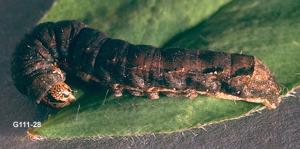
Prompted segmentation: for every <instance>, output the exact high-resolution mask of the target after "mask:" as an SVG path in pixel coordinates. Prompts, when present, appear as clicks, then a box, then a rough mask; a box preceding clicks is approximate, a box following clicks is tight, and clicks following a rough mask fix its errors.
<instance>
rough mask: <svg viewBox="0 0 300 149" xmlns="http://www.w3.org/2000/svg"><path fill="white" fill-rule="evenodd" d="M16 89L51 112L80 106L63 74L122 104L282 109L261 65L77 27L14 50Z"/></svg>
mask: <svg viewBox="0 0 300 149" xmlns="http://www.w3.org/2000/svg"><path fill="white" fill-rule="evenodd" d="M11 70H12V78H13V80H14V83H15V86H16V87H17V89H18V90H19V91H20V92H21V93H23V94H25V95H27V96H29V97H30V98H33V99H35V100H36V102H37V103H45V104H47V105H49V106H51V107H54V108H62V107H65V106H67V105H69V104H70V103H72V102H73V101H74V100H75V97H74V95H73V92H72V89H71V88H70V87H69V85H67V84H66V83H65V80H66V74H71V75H74V76H76V77H78V78H80V79H82V80H84V81H86V82H95V83H97V84H99V85H101V86H104V87H108V88H110V89H111V90H112V91H113V94H114V95H115V96H117V97H119V96H122V94H123V91H127V92H129V93H130V94H132V95H133V96H147V97H148V98H149V99H158V98H159V96H160V95H166V96H185V97H187V98H191V99H193V98H195V97H197V96H198V95H205V96H214V97H218V98H223V99H230V100H242V101H247V102H254V103H261V104H263V105H264V106H266V107H267V108H269V109H273V108H276V107H277V106H278V104H279V103H280V98H279V94H280V88H279V85H278V84H277V83H276V82H275V79H274V77H273V76H272V74H271V71H270V70H269V69H268V68H267V67H266V66H265V65H264V64H263V63H262V62H261V61H260V60H259V59H258V58H256V57H254V56H250V55H244V54H236V53H225V52H215V51H211V50H200V49H183V48H156V47H153V46H150V45H134V44H131V43H128V42H126V41H124V40H119V39H113V38H109V37H107V36H106V35H105V34H104V33H102V32H100V31H98V30H95V29H92V28H89V27H88V26H86V25H85V24H84V23H82V22H79V21H75V20H64V21H59V22H56V23H54V22H46V23H42V24H40V25H38V26H37V27H35V28H34V29H33V30H32V32H31V33H29V34H28V35H26V36H25V38H24V39H23V40H22V41H21V43H20V44H19V45H18V46H17V48H16V51H15V53H14V56H13V59H12V69H11Z"/></svg>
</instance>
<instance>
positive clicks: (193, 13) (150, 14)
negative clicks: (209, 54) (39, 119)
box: [34, 0, 300, 138]
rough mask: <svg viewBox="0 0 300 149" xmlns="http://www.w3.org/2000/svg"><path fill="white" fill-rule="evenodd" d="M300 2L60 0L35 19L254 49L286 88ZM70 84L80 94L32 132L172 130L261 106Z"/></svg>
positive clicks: (138, 38)
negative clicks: (139, 94) (138, 94)
mask: <svg viewBox="0 0 300 149" xmlns="http://www.w3.org/2000/svg"><path fill="white" fill-rule="evenodd" d="M299 8H300V3H299V2H298V1H297V0H285V1H281V0H271V1H268V2H265V1H263V0H251V1H247V0H232V1H229V0H201V1H199V0H190V1H180V0H172V1H171V0H165V1H156V0H148V1H141V0H124V1H118V0H112V1H105V0H99V1H93V0H86V1H79V0H78V1H75V2H74V1H73V0H60V1H58V2H57V3H56V4H55V5H54V6H53V7H52V9H51V10H50V11H49V12H48V13H47V15H46V16H45V17H44V18H43V19H42V21H41V22H44V21H57V20H63V19H77V20H82V21H84V22H85V23H87V24H89V25H90V26H91V27H94V28H97V29H99V30H101V31H104V32H106V33H108V34H109V35H110V36H112V37H114V38H120V39H124V40H127V41H130V42H132V43H137V44H139V43H142V44H152V45H155V46H163V47H170V46H177V47H183V48H203V49H206V48H212V49H214V50H222V51H228V52H242V53H247V54H252V55H255V56H257V57H259V58H260V59H262V60H263V62H264V63H266V64H267V65H268V66H269V67H270V68H271V70H272V71H273V73H274V75H275V77H276V79H277V80H278V82H279V83H280V85H281V86H282V89H283V90H284V91H283V93H286V92H287V91H288V90H290V89H291V88H293V87H295V86H296V85H298V84H299V82H300V80H299V70H300V69H299V68H300V64H299V63H297V60H298V59H297V57H298V56H300V49H299V48H300V41H299V40H300V34H299V32H300V24H299V21H298V19H297V18H299V17H300V13H299V11H300V9H299ZM72 83H73V82H72ZM73 84H74V83H73ZM73 86H74V87H76V86H81V87H80V88H78V89H77V90H78V94H80V95H77V96H78V97H79V96H80V97H79V99H78V101H77V102H76V103H74V104H73V105H71V106H70V107H67V108H65V109H63V110H61V111H60V112H59V113H58V114H56V115H54V116H52V117H50V118H49V119H48V120H47V121H45V122H44V123H43V126H42V127H41V128H38V129H35V130H34V131H35V132H36V133H37V134H39V135H42V136H45V137H48V138H56V137H59V138H61V137H62V138H70V137H91V136H123V135H141V134H145V133H154V132H156V133H161V132H173V131H180V130H186V129H190V128H192V127H199V126H201V125H204V124H209V123H214V122H218V121H223V120H227V119H232V118H234V117H239V116H242V115H244V114H246V113H249V112H251V111H254V110H257V109H258V108H259V107H260V106H259V105H257V104H253V103H246V102H241V101H239V102H233V101H228V100H220V99H215V98H211V97H198V98H197V99H195V100H186V99H184V98H167V97H163V98H160V99H159V100H155V101H149V100H147V99H145V98H137V97H132V96H124V97H121V98H113V97H110V96H106V95H107V91H106V90H103V89H100V88H97V89H92V88H91V87H82V85H80V84H79V85H78V84H77V85H76V83H75V84H74V85H73Z"/></svg>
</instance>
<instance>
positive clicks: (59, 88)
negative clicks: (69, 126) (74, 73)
mask: <svg viewBox="0 0 300 149" xmlns="http://www.w3.org/2000/svg"><path fill="white" fill-rule="evenodd" d="M48 96H50V98H51V99H52V100H55V102H47V103H48V104H50V106H53V107H55V108H62V107H64V106H66V105H69V104H70V103H71V102H73V101H74V100H75V96H74V95H73V93H72V90H71V88H70V87H69V86H68V85H67V84H66V83H64V82H59V83H56V84H55V85H53V86H52V87H51V88H50V90H49V91H48Z"/></svg>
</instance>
